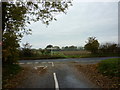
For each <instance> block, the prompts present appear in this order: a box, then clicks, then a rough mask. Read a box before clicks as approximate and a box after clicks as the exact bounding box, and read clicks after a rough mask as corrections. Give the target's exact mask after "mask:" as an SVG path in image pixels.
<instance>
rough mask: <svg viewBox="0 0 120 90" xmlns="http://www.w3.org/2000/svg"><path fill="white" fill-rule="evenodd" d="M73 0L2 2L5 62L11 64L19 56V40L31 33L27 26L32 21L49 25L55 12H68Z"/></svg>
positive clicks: (53, 18)
mask: <svg viewBox="0 0 120 90" xmlns="http://www.w3.org/2000/svg"><path fill="white" fill-rule="evenodd" d="M70 5H71V2H67V1H64V0H61V1H55V2H52V1H49V2H48V1H46V0H42V1H40V2H37V0H36V2H35V0H34V2H27V1H26V2H25V1H24V2H22V0H20V1H19V2H10V1H9V0H8V2H4V1H3V2H2V34H3V35H2V36H3V38H2V43H3V50H2V53H3V57H2V58H3V59H2V60H3V63H7V62H8V63H9V61H11V64H12V63H13V62H14V61H15V60H16V57H17V56H18V52H17V51H18V48H19V42H20V40H21V38H22V37H23V35H25V34H27V35H28V34H31V33H30V31H31V29H27V28H26V26H27V25H28V24H30V23H31V21H34V22H36V21H38V20H41V21H42V22H43V23H44V24H46V25H48V24H49V22H50V21H52V20H56V19H55V17H54V15H55V13H60V12H63V13H66V10H67V8H68V6H70Z"/></svg>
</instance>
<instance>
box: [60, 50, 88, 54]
mask: <svg viewBox="0 0 120 90" xmlns="http://www.w3.org/2000/svg"><path fill="white" fill-rule="evenodd" d="M59 52H60V53H63V54H64V55H82V54H90V52H88V51H59Z"/></svg>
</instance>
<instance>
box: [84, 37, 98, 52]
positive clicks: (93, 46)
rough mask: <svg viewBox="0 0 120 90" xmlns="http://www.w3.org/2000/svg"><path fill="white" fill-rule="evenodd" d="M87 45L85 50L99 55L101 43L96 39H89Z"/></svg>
mask: <svg viewBox="0 0 120 90" xmlns="http://www.w3.org/2000/svg"><path fill="white" fill-rule="evenodd" d="M86 43H87V44H86V45H85V46H84V48H85V49H86V50H88V51H91V52H92V53H94V54H95V53H98V48H99V42H98V40H96V37H89V38H88V41H87V42H86Z"/></svg>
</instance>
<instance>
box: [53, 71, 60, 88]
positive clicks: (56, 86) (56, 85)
mask: <svg viewBox="0 0 120 90" xmlns="http://www.w3.org/2000/svg"><path fill="white" fill-rule="evenodd" d="M53 76H54V80H55V89H56V90H59V85H58V80H57V77H56V73H53Z"/></svg>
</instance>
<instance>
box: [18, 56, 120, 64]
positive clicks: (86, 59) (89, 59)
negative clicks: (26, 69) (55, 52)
mask: <svg viewBox="0 0 120 90" xmlns="http://www.w3.org/2000/svg"><path fill="white" fill-rule="evenodd" d="M109 58H117V57H98V58H69V59H42V60H19V63H27V62H29V63H30V62H31V63H36V62H37V63H41V62H42V63H46V62H73V61H74V62H80V63H87V64H89V63H90V64H92V63H98V62H100V61H101V60H104V59H109ZM119 58H120V57H119Z"/></svg>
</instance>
